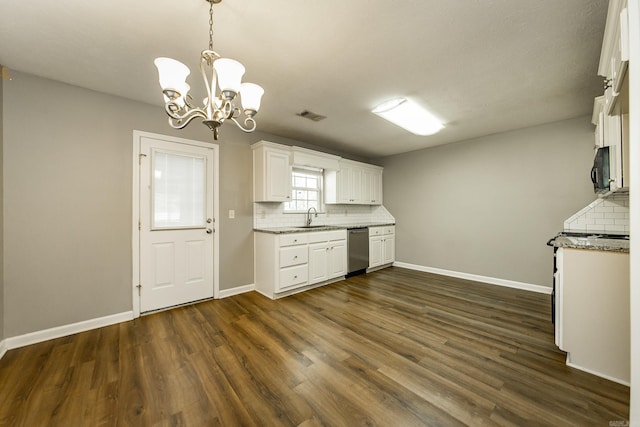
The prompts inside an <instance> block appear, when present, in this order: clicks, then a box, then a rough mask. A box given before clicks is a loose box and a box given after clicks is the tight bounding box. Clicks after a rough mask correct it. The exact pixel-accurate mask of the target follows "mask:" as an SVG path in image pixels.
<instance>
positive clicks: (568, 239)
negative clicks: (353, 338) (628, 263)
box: [548, 233, 629, 253]
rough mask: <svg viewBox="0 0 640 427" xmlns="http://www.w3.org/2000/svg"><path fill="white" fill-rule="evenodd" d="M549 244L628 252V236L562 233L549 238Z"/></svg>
mask: <svg viewBox="0 0 640 427" xmlns="http://www.w3.org/2000/svg"><path fill="white" fill-rule="evenodd" d="M548 245H549V246H554V247H556V248H570V249H590V250H596V251H608V252H623V253H629V238H628V237H627V238H607V237H600V236H598V235H597V234H594V235H585V236H566V235H563V234H562V233H560V234H558V235H557V236H556V237H554V238H553V239H551V240H550V241H549V243H548Z"/></svg>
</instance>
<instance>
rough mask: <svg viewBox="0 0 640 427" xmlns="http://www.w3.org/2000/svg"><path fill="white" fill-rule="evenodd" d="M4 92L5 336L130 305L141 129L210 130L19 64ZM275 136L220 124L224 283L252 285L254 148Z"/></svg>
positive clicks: (205, 134)
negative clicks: (182, 125) (179, 126)
mask: <svg viewBox="0 0 640 427" xmlns="http://www.w3.org/2000/svg"><path fill="white" fill-rule="evenodd" d="M4 100H5V101H6V102H5V104H4V106H5V108H4V114H3V118H4V160H5V161H4V176H5V180H4V183H5V186H4V198H3V199H4V206H5V210H4V227H3V230H4V249H5V252H4V267H5V271H4V279H5V282H4V301H2V302H3V303H2V304H0V307H3V309H4V336H5V337H12V336H17V335H21V334H25V333H28V332H32V331H38V330H42V329H47V328H51V327H55V326H60V325H66V324H70V323H75V322H79V321H83V320H88V319H93V318H97V317H101V316H106V315H111V314H115V313H121V312H125V311H129V310H131V309H132V307H131V275H132V250H131V216H132V215H131V209H132V153H133V130H134V129H137V130H142V131H147V132H156V133H161V134H165V135H176V136H180V137H183V138H189V139H195V140H200V141H211V140H212V136H211V133H210V132H209V131H208V130H207V128H206V127H205V126H204V125H201V124H199V123H197V122H194V123H193V124H191V125H190V126H189V127H188V128H186V129H184V130H182V131H176V130H173V129H171V128H170V127H169V126H168V124H167V122H166V115H165V114H164V111H163V109H162V107H161V106H151V105H147V104H143V103H139V102H135V101H131V100H127V99H124V98H118V97H114V96H110V95H105V94H102V93H98V92H94V91H90V90H86V89H82V88H79V87H75V86H70V85H66V84H63V83H59V82H54V81H51V80H46V79H41V78H38V77H35V76H32V75H28V74H23V73H19V72H13V80H12V81H5V84H4ZM269 138H270V136H269V135H266V134H261V133H253V134H244V133H242V132H240V131H238V130H236V129H235V128H234V127H232V126H230V125H225V126H224V127H223V128H222V131H221V140H220V169H221V171H220V216H221V218H220V224H221V225H220V233H221V234H220V249H221V250H220V252H221V253H220V288H221V289H228V288H233V287H236V286H241V285H247V284H252V283H253V239H252V236H253V231H252V227H253V220H252V210H253V205H252V202H251V194H252V193H251V177H252V171H251V170H252V165H251V149H250V147H249V145H250V144H251V143H253V142H256V141H259V140H260V139H269ZM229 209H234V210H235V211H236V219H228V211H229ZM0 310H2V309H0Z"/></svg>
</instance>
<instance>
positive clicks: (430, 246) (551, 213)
mask: <svg viewBox="0 0 640 427" xmlns="http://www.w3.org/2000/svg"><path fill="white" fill-rule="evenodd" d="M593 144H594V140H593V127H592V126H591V124H590V117H582V118H577V119H572V120H565V121H561V122H556V123H551V124H547V125H543V126H536V127H531V128H526V129H522V130H518V131H513V132H505V133H501V134H496V135H490V136H487V137H482V138H477V139H473V140H469V141H464V142H459V143H455V144H450V145H444V146H438V147H434V148H430V149H425V150H421V151H416V152H411V153H406V154H402V155H397V156H391V157H387V158H384V159H382V164H383V166H384V167H385V170H384V201H385V206H386V208H387V209H388V210H389V211H390V212H391V214H393V215H394V216H395V218H396V222H397V226H396V233H397V238H396V251H397V252H396V259H397V261H401V262H406V263H410V264H416V265H420V266H427V267H435V268H440V269H445V270H451V271H456V272H462V273H470V274H477V275H481V276H488V277H493V278H498V279H505V280H514V281H518V282H524V283H529V284H536V285H543V286H551V284H552V276H551V275H552V262H553V261H552V260H553V258H552V253H553V252H552V250H551V248H549V247H547V246H546V245H545V243H546V242H547V240H548V239H549V238H550V237H552V236H553V235H555V234H556V233H557V232H558V231H561V230H562V227H563V221H564V219H566V218H567V217H569V216H571V215H572V214H573V213H575V212H576V211H578V210H579V209H581V208H583V207H584V206H586V205H587V204H589V203H590V202H592V201H593V200H595V198H596V197H595V195H594V193H593V189H592V187H591V184H590V180H589V170H590V168H591V163H592V161H593V160H592V159H593Z"/></svg>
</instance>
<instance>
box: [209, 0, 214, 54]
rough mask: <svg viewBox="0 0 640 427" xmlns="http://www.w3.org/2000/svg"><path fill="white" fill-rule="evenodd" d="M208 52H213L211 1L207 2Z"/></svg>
mask: <svg viewBox="0 0 640 427" xmlns="http://www.w3.org/2000/svg"><path fill="white" fill-rule="evenodd" d="M209 50H213V0H209Z"/></svg>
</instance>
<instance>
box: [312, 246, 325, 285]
mask: <svg viewBox="0 0 640 427" xmlns="http://www.w3.org/2000/svg"><path fill="white" fill-rule="evenodd" d="M328 252H329V246H328V245H327V243H326V242H323V243H314V244H311V245H309V284H310V285H312V284H314V283H319V282H322V281H325V280H327V279H328V276H327V271H328V264H327V263H328V256H329V255H328Z"/></svg>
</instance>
